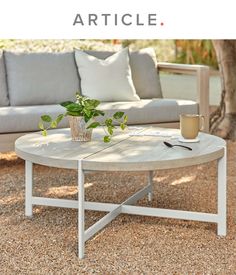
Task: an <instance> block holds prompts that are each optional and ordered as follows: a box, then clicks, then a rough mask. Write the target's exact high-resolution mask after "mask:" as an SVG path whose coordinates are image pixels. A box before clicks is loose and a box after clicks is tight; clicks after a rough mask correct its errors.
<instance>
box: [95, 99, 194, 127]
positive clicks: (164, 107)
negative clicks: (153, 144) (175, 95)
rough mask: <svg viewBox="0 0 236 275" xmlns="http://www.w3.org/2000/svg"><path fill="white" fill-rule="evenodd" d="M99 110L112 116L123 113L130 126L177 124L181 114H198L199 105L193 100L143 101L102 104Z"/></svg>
mask: <svg viewBox="0 0 236 275" xmlns="http://www.w3.org/2000/svg"><path fill="white" fill-rule="evenodd" d="M99 108H100V109H101V110H103V111H105V113H106V115H108V116H110V115H112V114H113V113H114V112H117V111H121V112H125V114H127V115H128V124H150V123H162V122H177V121H179V116H180V114H185V113H188V114H198V104H197V103H196V102H195V101H191V100H176V99H142V100H140V101H136V102H107V103H106V102H102V103H101V104H100V105H99Z"/></svg>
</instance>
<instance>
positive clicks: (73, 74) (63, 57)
mask: <svg viewBox="0 0 236 275" xmlns="http://www.w3.org/2000/svg"><path fill="white" fill-rule="evenodd" d="M4 57H5V63H6V71H7V82H8V92H9V99H10V105H11V106H24V105H40V104H56V103H60V102H63V101H67V100H73V99H74V98H75V93H76V92H77V91H78V90H79V78H78V73H77V67H76V64H75V59H74V52H68V53H11V52H4Z"/></svg>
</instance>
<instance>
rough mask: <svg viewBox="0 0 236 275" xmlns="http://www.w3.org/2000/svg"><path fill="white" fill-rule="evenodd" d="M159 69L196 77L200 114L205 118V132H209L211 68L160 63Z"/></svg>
mask: <svg viewBox="0 0 236 275" xmlns="http://www.w3.org/2000/svg"><path fill="white" fill-rule="evenodd" d="M157 68H158V70H159V71H161V72H168V73H179V74H188V75H195V76H196V81H197V83H196V84H197V99H196V100H197V102H198V104H199V113H200V114H201V115H203V116H204V117H205V125H204V126H205V127H204V132H209V67H208V66H204V65H189V64H175V63H166V62H159V63H158V64H157Z"/></svg>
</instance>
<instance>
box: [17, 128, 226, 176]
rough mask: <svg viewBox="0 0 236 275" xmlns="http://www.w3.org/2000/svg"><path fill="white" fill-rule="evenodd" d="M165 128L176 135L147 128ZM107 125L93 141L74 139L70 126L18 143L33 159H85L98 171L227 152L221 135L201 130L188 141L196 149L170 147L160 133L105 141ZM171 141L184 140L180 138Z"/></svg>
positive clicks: (171, 164) (58, 163)
mask: <svg viewBox="0 0 236 275" xmlns="http://www.w3.org/2000/svg"><path fill="white" fill-rule="evenodd" d="M154 130H156V131H161V130H164V131H165V132H166V131H169V132H171V133H172V134H173V135H177V134H179V130H176V129H168V130H167V129H161V128H157V127H146V128H145V130H144V132H145V133H148V132H150V131H154ZM103 134H104V132H103V129H95V131H94V134H93V140H92V141H91V142H73V141H71V138H70V132H69V129H60V130H51V131H49V135H48V136H47V137H46V138H45V137H42V136H41V135H40V133H34V134H28V135H25V136H23V137H20V138H19V139H18V140H17V141H16V144H15V150H16V153H17V155H18V156H19V157H21V158H23V159H25V160H29V161H31V162H33V163H37V164H42V165H47V166H52V167H59V168H71V169H77V162H78V160H79V159H83V169H84V170H94V171H150V170H158V169H169V168H178V167H186V166H191V165H197V164H201V163H206V162H209V161H213V160H216V159H219V158H221V157H222V156H223V155H224V147H225V146H226V145H225V141H224V140H223V139H221V138H219V137H216V136H212V135H209V134H205V133H200V135H199V138H200V142H199V143H191V144H188V145H189V146H191V147H192V148H193V150H192V151H188V150H185V149H183V148H178V147H174V148H168V147H166V146H165V145H164V144H163V140H168V138H164V137H157V136H129V134H128V132H127V131H126V132H119V133H118V134H117V135H116V136H114V137H113V140H112V142H111V143H104V142H103V141H102V136H103ZM171 143H173V144H181V143H179V142H178V141H177V139H172V140H171Z"/></svg>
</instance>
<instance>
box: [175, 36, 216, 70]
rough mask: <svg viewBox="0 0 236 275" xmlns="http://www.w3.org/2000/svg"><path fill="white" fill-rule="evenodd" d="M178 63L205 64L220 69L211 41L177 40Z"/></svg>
mask: <svg viewBox="0 0 236 275" xmlns="http://www.w3.org/2000/svg"><path fill="white" fill-rule="evenodd" d="M175 47H176V60H175V61H176V63H184V64H204V65H208V66H211V67H212V68H215V69H217V68H218V62H217V58H216V53H215V50H214V47H213V44H212V41H211V40H175Z"/></svg>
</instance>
